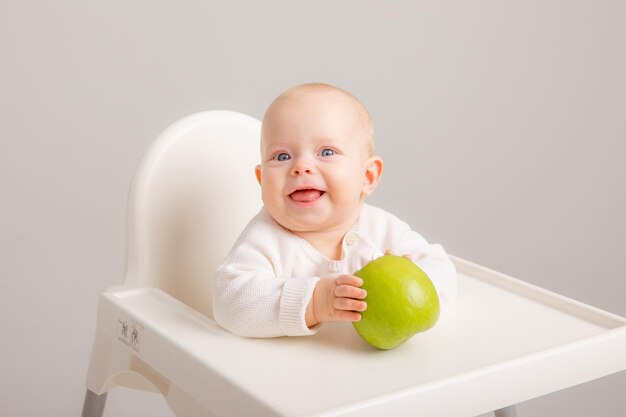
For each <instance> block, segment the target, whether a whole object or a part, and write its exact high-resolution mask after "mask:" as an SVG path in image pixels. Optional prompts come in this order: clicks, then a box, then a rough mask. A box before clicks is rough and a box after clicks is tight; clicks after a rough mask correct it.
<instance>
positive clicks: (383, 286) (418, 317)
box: [353, 255, 439, 349]
mask: <svg viewBox="0 0 626 417" xmlns="http://www.w3.org/2000/svg"><path fill="white" fill-rule="evenodd" d="M354 275H356V276H357V277H359V278H361V279H362V280H363V287H362V288H363V289H365V290H366V291H367V297H366V298H365V301H366V302H367V309H366V310H365V311H364V312H362V313H361V321H357V322H353V324H354V327H355V328H356V331H357V332H358V334H359V335H360V336H361V337H362V338H363V339H364V340H365V341H366V342H367V343H369V344H370V345H372V346H374V347H376V348H378V349H393V348H395V347H397V346H399V345H400V344H402V343H404V342H406V341H407V340H409V339H410V338H411V337H413V335H415V334H416V333H419V332H423V331H425V330H428V329H430V328H431V327H433V326H434V325H435V323H436V322H437V319H439V297H438V296H437V290H435V286H434V285H433V283H432V282H431V280H430V278H428V276H427V275H426V273H425V272H424V271H422V270H421V268H420V267H418V266H417V265H415V264H414V263H413V262H411V261H410V260H408V259H406V258H403V257H401V256H393V255H386V256H381V257H380V258H377V259H375V260H373V261H372V262H370V263H368V264H367V265H365V266H364V267H363V268H362V269H360V270H358V271H357V272H355V273H354Z"/></svg>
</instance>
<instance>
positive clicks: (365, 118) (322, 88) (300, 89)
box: [264, 82, 374, 156]
mask: <svg viewBox="0 0 626 417" xmlns="http://www.w3.org/2000/svg"><path fill="white" fill-rule="evenodd" d="M311 92H329V93H336V94H341V95H343V96H345V97H347V98H348V99H349V100H350V101H351V102H352V103H353V104H354V106H355V108H356V110H357V113H358V114H359V116H360V118H361V119H362V122H363V127H364V130H365V135H366V138H365V139H366V140H367V148H368V153H369V156H373V155H374V123H373V122H372V117H371V116H370V114H369V112H368V111H367V108H365V106H364V105H363V103H361V102H360V101H359V99H358V98H356V97H355V96H354V95H353V94H350V93H349V92H347V91H346V90H343V89H341V88H339V87H335V86H333V85H330V84H324V83H317V82H312V83H306V84H300V85H296V86H294V87H291V88H289V89H288V90H286V91H284V92H283V93H282V94H280V95H279V96H278V97H276V99H275V100H274V101H273V102H272V104H270V106H269V107H268V110H269V108H271V107H272V105H273V104H274V103H276V102H277V101H279V100H280V99H283V98H289V97H299V96H301V95H303V94H306V93H311ZM266 114H267V112H266ZM264 118H265V117H264Z"/></svg>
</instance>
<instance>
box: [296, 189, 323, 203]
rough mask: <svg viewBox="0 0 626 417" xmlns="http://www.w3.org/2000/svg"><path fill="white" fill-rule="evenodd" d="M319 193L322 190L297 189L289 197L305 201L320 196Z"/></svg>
mask: <svg viewBox="0 0 626 417" xmlns="http://www.w3.org/2000/svg"><path fill="white" fill-rule="evenodd" d="M321 195H322V192H321V191H320V190H298V191H294V192H293V193H291V198H293V199H294V200H295V201H299V202H302V203H306V202H308V201H313V200H316V199H318V198H320V196H321Z"/></svg>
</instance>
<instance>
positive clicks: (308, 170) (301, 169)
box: [291, 167, 312, 175]
mask: <svg viewBox="0 0 626 417" xmlns="http://www.w3.org/2000/svg"><path fill="white" fill-rule="evenodd" d="M291 173H292V174H293V175H303V174H310V173H312V171H311V168H306V167H295V168H294V169H293V170H292V171H291Z"/></svg>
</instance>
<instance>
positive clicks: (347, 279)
mask: <svg viewBox="0 0 626 417" xmlns="http://www.w3.org/2000/svg"><path fill="white" fill-rule="evenodd" d="M335 284H337V286H339V285H352V286H354V287H360V286H361V285H363V280H362V279H361V278H359V277H355V276H354V275H348V274H344V275H340V276H338V277H337V279H335Z"/></svg>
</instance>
